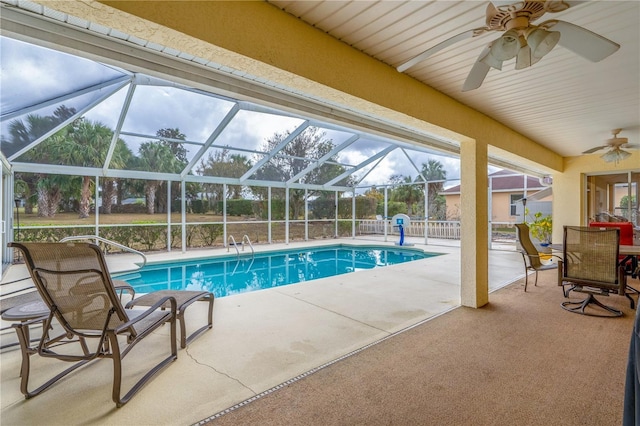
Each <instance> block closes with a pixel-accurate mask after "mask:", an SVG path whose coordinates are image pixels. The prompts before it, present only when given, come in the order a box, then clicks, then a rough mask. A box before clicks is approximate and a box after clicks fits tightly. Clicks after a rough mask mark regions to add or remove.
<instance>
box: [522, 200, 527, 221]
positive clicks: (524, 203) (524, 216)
mask: <svg viewBox="0 0 640 426" xmlns="http://www.w3.org/2000/svg"><path fill="white" fill-rule="evenodd" d="M522 222H523V223H526V222H527V198H526V197H525V198H523V199H522Z"/></svg>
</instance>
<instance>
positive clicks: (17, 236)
mask: <svg viewBox="0 0 640 426" xmlns="http://www.w3.org/2000/svg"><path fill="white" fill-rule="evenodd" d="M13 201H14V202H15V203H16V222H18V229H17V233H16V236H15V237H14V240H16V241H20V199H19V198H16V199H15V200H13Z"/></svg>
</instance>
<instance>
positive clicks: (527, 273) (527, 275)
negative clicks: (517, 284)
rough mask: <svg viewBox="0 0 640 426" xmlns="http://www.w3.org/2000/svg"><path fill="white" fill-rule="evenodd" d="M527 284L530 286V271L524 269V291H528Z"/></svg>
mask: <svg viewBox="0 0 640 426" xmlns="http://www.w3.org/2000/svg"><path fill="white" fill-rule="evenodd" d="M527 284H529V270H528V269H527V267H526V266H525V267H524V291H525V293H526V291H527Z"/></svg>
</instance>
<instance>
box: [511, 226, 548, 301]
mask: <svg viewBox="0 0 640 426" xmlns="http://www.w3.org/2000/svg"><path fill="white" fill-rule="evenodd" d="M516 238H517V241H518V244H519V246H520V249H519V251H520V254H522V260H523V261H524V277H525V278H524V291H527V284H528V283H529V276H528V273H527V272H528V271H534V272H535V274H536V278H535V281H534V283H533V285H534V286H537V285H538V271H546V270H549V269H555V268H557V267H558V265H557V264H556V263H553V261H552V259H551V260H550V261H543V259H542V258H541V256H540V253H539V252H538V250H537V249H536V246H535V245H533V242H532V241H531V237H530V235H529V226H528V225H527V224H526V223H516ZM547 256H548V255H547ZM552 257H554V256H552ZM555 257H557V256H555Z"/></svg>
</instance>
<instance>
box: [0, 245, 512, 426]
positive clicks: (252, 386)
mask: <svg viewBox="0 0 640 426" xmlns="http://www.w3.org/2000/svg"><path fill="white" fill-rule="evenodd" d="M372 241H375V238H374V239H371V238H368V239H366V240H365V239H360V238H359V239H356V240H353V239H348V240H347V239H344V240H323V241H319V242H315V241H314V242H313V243H291V244H289V245H288V246H285V245H284V244H273V245H265V246H256V247H255V248H256V252H259V251H270V250H277V249H278V248H284V247H286V248H287V249H291V248H296V247H303V246H309V245H311V244H313V245H318V244H335V243H338V242H342V243H348V244H371V243H372ZM408 241H409V242H414V243H415V245H416V247H419V248H422V249H424V250H425V251H428V252H436V253H442V254H443V255H442V256H436V257H431V258H428V259H423V260H419V261H415V262H409V263H404V264H400V265H394V266H389V267H385V268H377V269H373V270H367V271H361V272H357V273H354V274H346V275H341V276H337V277H333V278H326V279H321V280H316V281H312V282H308V283H302V284H295V285H290V286H284V287H278V288H272V289H268V290H261V291H256V292H251V293H244V294H239V295H234V296H228V297H223V298H219V299H216V301H215V307H214V327H213V329H212V330H210V331H207V332H206V333H204V334H203V335H201V336H200V337H198V338H197V339H196V340H194V341H193V342H192V343H191V344H190V345H189V346H188V347H187V348H186V349H183V350H180V351H179V353H178V360H177V361H176V362H175V363H173V364H172V365H170V366H169V367H168V368H167V369H166V370H165V371H163V372H162V373H160V374H159V375H158V376H156V378H154V379H153V380H152V381H151V382H150V383H149V384H148V385H147V386H146V387H145V388H144V389H143V390H142V391H141V392H140V393H139V394H138V395H136V396H135V397H134V398H133V399H132V400H131V401H130V402H129V403H128V404H127V405H125V406H124V407H122V408H120V409H117V408H115V404H114V403H113V402H112V401H111V381H112V365H111V363H110V361H108V360H103V361H99V362H96V363H93V364H90V365H89V366H87V367H83V368H82V369H81V370H82V371H78V372H75V373H73V374H71V375H70V376H69V377H67V378H66V379H64V380H62V381H61V382H59V383H57V384H56V385H54V387H52V388H51V389H49V390H48V391H46V392H44V393H43V394H41V395H39V396H37V397H35V398H33V399H29V400H25V399H24V397H23V395H22V394H21V393H20V391H19V377H18V373H19V367H20V353H19V351H18V350H5V351H4V352H3V353H2V354H1V358H0V360H1V361H2V362H1V363H0V396H1V403H0V404H1V411H2V414H1V415H0V423H2V424H3V425H19V424H29V425H34V424H65V425H68V424H118V425H142V424H157V425H160V424H193V423H197V422H199V421H200V420H203V419H205V418H209V417H211V416H213V415H215V414H216V413H219V412H221V411H223V410H225V409H227V408H229V407H233V406H235V405H236V404H239V403H241V402H243V401H245V400H247V399H250V398H254V397H256V396H259V395H261V394H263V393H265V392H267V393H268V392H269V391H270V390H271V389H273V388H274V387H276V386H278V385H280V384H282V383H284V382H287V381H289V380H291V379H295V378H297V377H299V376H300V375H304V374H305V373H306V372H308V371H310V370H313V369H315V368H317V367H320V366H323V365H325V364H327V363H330V362H332V361H334V360H336V359H339V358H341V357H343V356H345V355H347V354H349V353H351V352H353V351H357V350H359V349H361V348H363V347H365V346H367V345H370V344H372V343H375V342H377V341H379V340H380V339H384V338H387V337H389V336H391V335H393V334H394V333H398V332H401V331H402V330H404V329H406V328H408V327H411V326H413V325H415V324H418V323H421V322H423V321H425V320H428V319H429V318H433V317H435V316H437V315H440V314H442V313H444V312H447V311H449V310H451V309H453V308H455V307H456V306H458V305H459V303H460V266H459V265H460V250H459V248H458V247H455V246H451V245H448V246H447V245H424V244H420V241H419V240H418V239H415V240H414V241H412V240H411V239H408ZM375 242H376V243H377V242H380V243H381V244H387V245H393V243H384V242H382V241H375ZM422 242H424V241H422ZM226 254H227V251H226V250H224V249H223V250H221V249H217V250H205V251H201V250H198V251H190V252H188V253H185V254H182V253H179V252H170V253H161V254H153V255H150V256H149V262H153V261H160V260H166V259H171V260H182V259H187V258H193V257H202V256H209V255H213V256H215V255H226ZM137 260H138V259H137V258H135V257H134V256H129V255H116V256H110V257H109V258H108V263H109V265H110V269H111V271H112V272H115V271H117V270H122V269H127V268H129V267H130V265H131V262H132V261H137ZM489 262H490V269H489V282H490V290H495V289H497V288H500V287H502V286H504V285H507V284H509V283H511V282H513V281H515V280H516V279H519V278H521V277H522V276H523V269H522V258H521V256H520V254H519V253H517V252H514V251H498V250H493V251H490V254H489ZM24 275H26V270H25V269H24V266H22V265H15V266H12V267H11V268H10V270H9V271H8V272H7V273H6V274H5V276H4V278H3V281H4V282H7V281H11V280H13V279H16V278H18V277H22V276H24ZM205 309H206V304H204V303H195V304H194V305H192V306H191V307H190V308H189V309H188V310H187V325H188V326H193V327H195V326H196V325H198V324H201V323H202V321H203V318H204V317H205ZM4 325H6V324H3V326H4ZM167 336H168V328H166V327H164V328H162V329H160V330H159V331H158V332H156V333H155V334H154V335H152V336H150V337H148V338H147V339H145V340H148V341H147V342H145V341H143V342H142V343H141V344H140V345H138V346H137V347H136V348H135V349H134V350H133V351H132V352H131V353H130V354H129V355H128V356H127V357H126V358H125V363H124V371H125V374H126V373H127V372H130V373H131V375H132V376H135V375H136V374H139V373H140V372H141V371H142V370H141V369H142V368H144V366H147V365H149V366H150V365H152V364H151V362H153V361H152V360H151V361H150V360H149V357H150V356H153V355H149V354H155V353H158V354H159V355H161V354H164V353H165V352H164V347H166V346H167V342H166V340H167ZM10 337H12V336H6V335H5V336H3V340H6V339H7V338H10ZM158 345H162V346H163V348H162V349H158V350H157V351H156V350H155V347H156V346H158ZM52 368H53V367H52V366H50V365H48V363H47V361H46V360H41V359H39V358H38V359H35V361H34V364H33V365H32V377H33V380H34V385H37V383H38V380H39V379H40V378H41V377H44V374H49V371H50V370H51V369H52ZM126 385H127V383H126V382H125V384H124V386H126ZM32 387H33V385H32Z"/></svg>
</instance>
